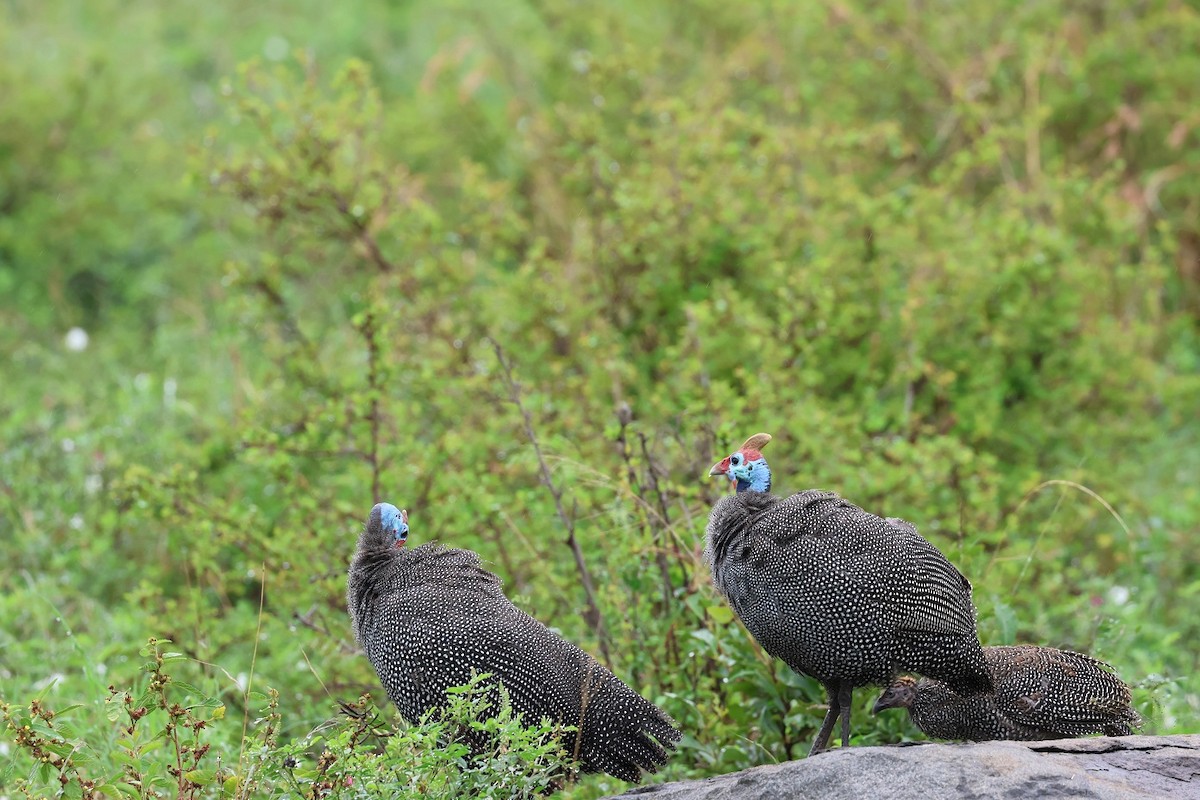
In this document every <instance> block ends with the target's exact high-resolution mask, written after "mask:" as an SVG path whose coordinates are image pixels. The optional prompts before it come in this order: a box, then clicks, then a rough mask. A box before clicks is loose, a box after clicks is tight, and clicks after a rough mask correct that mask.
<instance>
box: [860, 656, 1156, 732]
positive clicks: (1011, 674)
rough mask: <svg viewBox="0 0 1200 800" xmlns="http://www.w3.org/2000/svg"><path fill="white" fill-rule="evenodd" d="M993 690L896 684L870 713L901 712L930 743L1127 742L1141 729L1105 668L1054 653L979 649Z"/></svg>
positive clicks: (924, 681) (1124, 691)
mask: <svg viewBox="0 0 1200 800" xmlns="http://www.w3.org/2000/svg"><path fill="white" fill-rule="evenodd" d="M983 657H984V659H985V660H986V661H987V663H988V668H989V670H990V671H991V675H992V683H993V684H994V689H993V690H992V691H990V692H984V693H981V694H974V695H970V696H967V697H964V696H963V695H960V694H958V693H957V692H955V691H954V690H953V689H951V688H950V687H949V686H947V685H946V684H945V683H943V682H942V681H939V680H932V679H930V678H921V679H920V680H916V679H915V678H910V677H907V676H906V677H903V678H900V679H899V680H897V681H896V682H895V683H893V684H892V685H891V686H890V687H888V688H887V689H885V690H884V692H883V694H882V695H880V697H879V700H878V701H876V703H875V708H874V711H875V712H876V713H878V712H880V711H883V710H884V709H887V708H907V709H908V713H909V716H911V717H912V721H913V724H915V725H916V726H917V727H918V728H920V729H921V730H922V731H923V732H924V733H925V735H926V736H930V737H932V738H934V739H967V740H970V741H975V742H983V741H989V740H992V739H1022V740H1036V739H1066V738H1071V737H1075V736H1087V735H1089V734H1093V733H1103V734H1105V735H1107V736H1128V735H1130V734H1132V733H1133V731H1134V728H1136V727H1139V726H1140V725H1141V718H1140V717H1139V716H1138V714H1137V712H1136V711H1134V710H1133V708H1132V707H1131V706H1130V694H1129V687H1128V686H1126V685H1125V684H1124V682H1122V681H1121V679H1120V678H1119V677H1117V675H1116V673H1115V672H1113V671H1112V667H1110V666H1109V665H1108V664H1105V663H1104V662H1103V661H1098V660H1096V659H1094V658H1092V657H1090V656H1085V655H1083V654H1082V653H1073V652H1071V651H1070V650H1057V649H1055V648H1053V647H1036V646H1033V645H1019V646H1015V647H985V648H983Z"/></svg>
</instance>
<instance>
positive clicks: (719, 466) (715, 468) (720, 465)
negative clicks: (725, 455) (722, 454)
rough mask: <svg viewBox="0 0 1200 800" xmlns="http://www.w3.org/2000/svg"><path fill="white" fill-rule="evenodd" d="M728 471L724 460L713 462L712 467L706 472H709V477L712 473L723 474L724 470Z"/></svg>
mask: <svg viewBox="0 0 1200 800" xmlns="http://www.w3.org/2000/svg"><path fill="white" fill-rule="evenodd" d="M728 471H729V470H728V468H727V467H726V466H725V462H724V461H718V462H717V463H715V464H713V465H712V469H710V470H709V471H708V474H709V476H710V477H711V476H713V475H724V474H725V473H726V472H728Z"/></svg>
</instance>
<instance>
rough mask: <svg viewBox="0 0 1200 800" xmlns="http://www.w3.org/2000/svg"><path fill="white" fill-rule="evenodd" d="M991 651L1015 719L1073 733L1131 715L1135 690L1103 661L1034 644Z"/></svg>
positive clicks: (1002, 699) (1001, 694) (999, 691)
mask: <svg viewBox="0 0 1200 800" xmlns="http://www.w3.org/2000/svg"><path fill="white" fill-rule="evenodd" d="M987 652H988V656H987V657H988V660H989V662H992V663H994V664H996V666H995V667H994V672H995V674H996V678H997V680H996V704H997V707H998V708H1000V709H1001V710H1002V711H1003V713H1004V714H1005V715H1006V716H1008V717H1009V718H1010V719H1012V720H1013V721H1015V722H1018V723H1020V724H1022V725H1029V726H1032V727H1036V728H1040V729H1042V730H1046V731H1053V732H1057V733H1061V734H1063V735H1066V736H1072V735H1079V734H1080V733H1086V732H1092V731H1097V730H1099V728H1100V727H1101V726H1102V725H1104V724H1105V723H1111V722H1113V721H1115V720H1119V719H1123V718H1125V717H1127V716H1128V713H1129V712H1128V709H1129V699H1130V695H1129V689H1128V687H1126V686H1125V684H1124V683H1123V682H1122V681H1121V679H1120V678H1119V677H1117V675H1116V674H1115V673H1113V672H1112V670H1111V668H1110V667H1109V666H1108V665H1107V664H1105V663H1104V662H1102V661H1098V660H1096V659H1094V658H1091V657H1090V656H1086V655H1084V654H1082V653H1075V652H1071V651H1069V650H1055V649H1052V648H1045V647H1034V646H1015V647H1005V648H988V651H987Z"/></svg>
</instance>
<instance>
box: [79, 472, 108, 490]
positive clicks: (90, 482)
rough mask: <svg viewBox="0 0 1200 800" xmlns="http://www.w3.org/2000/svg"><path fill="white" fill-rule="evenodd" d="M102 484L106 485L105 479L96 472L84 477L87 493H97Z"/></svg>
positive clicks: (84, 488)
mask: <svg viewBox="0 0 1200 800" xmlns="http://www.w3.org/2000/svg"><path fill="white" fill-rule="evenodd" d="M102 486H104V480H103V479H102V478H101V477H100V476H99V475H97V474H96V473H95V472H93V473H92V474H91V475H88V476H87V477H86V478H84V479H83V491H84V492H86V493H87V494H95V493H96V492H98V491H100V488H101V487H102Z"/></svg>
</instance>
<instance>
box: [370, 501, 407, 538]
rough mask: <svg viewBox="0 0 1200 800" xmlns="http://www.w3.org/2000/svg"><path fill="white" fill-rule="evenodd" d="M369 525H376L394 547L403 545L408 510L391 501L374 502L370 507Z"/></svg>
mask: <svg viewBox="0 0 1200 800" xmlns="http://www.w3.org/2000/svg"><path fill="white" fill-rule="evenodd" d="M369 524H370V525H372V526H374V525H378V526H379V531H380V532H381V533H382V534H383V535H384V536H386V537H387V538H388V539H389V540H390V541H392V542H393V543H394V544H395V546H396V548H397V549H399V548H401V547H404V543H405V542H406V541H408V512H407V511H405V510H403V509H399V508H396V507H395V506H394V505H392V504H391V503H376V504H375V507H374V508H372V509H371V521H370V523H369Z"/></svg>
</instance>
